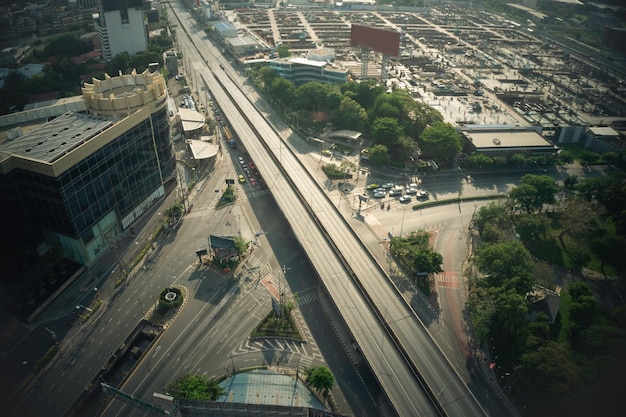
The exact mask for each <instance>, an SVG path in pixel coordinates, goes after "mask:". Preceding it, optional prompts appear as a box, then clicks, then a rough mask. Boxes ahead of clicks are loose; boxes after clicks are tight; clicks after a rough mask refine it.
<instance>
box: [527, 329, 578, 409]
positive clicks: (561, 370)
mask: <svg viewBox="0 0 626 417" xmlns="http://www.w3.org/2000/svg"><path fill="white" fill-rule="evenodd" d="M521 365H522V368H523V375H524V378H525V379H527V380H528V382H529V383H531V384H532V385H533V386H534V387H535V391H536V392H542V391H543V393H542V396H545V395H546V394H549V395H555V396H559V397H560V396H564V397H566V398H567V399H569V400H571V399H572V398H573V397H574V395H575V393H576V392H577V391H578V390H579V389H580V388H581V383H582V381H581V377H580V374H579V370H578V368H577V366H576V365H575V363H574V362H573V361H572V359H571V358H570V355H569V353H568V352H567V350H566V349H565V348H564V347H563V346H562V345H560V344H559V343H556V342H553V341H550V342H548V343H547V344H546V345H545V346H540V347H538V348H537V349H534V350H528V351H527V352H526V353H525V354H523V355H522V358H521Z"/></svg>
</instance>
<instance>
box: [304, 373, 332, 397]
mask: <svg viewBox="0 0 626 417" xmlns="http://www.w3.org/2000/svg"><path fill="white" fill-rule="evenodd" d="M305 375H306V379H307V382H308V383H309V384H311V386H312V387H313V388H314V389H315V390H316V391H317V392H318V393H322V394H323V395H324V397H326V396H327V395H328V393H329V392H330V390H331V389H332V388H333V386H335V376H334V375H333V374H332V372H330V369H328V368H327V367H325V366H314V367H312V368H309V369H307V370H306V371H305Z"/></svg>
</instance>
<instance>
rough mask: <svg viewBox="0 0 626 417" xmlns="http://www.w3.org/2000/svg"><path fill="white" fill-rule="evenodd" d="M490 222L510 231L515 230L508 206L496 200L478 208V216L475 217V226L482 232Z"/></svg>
mask: <svg viewBox="0 0 626 417" xmlns="http://www.w3.org/2000/svg"><path fill="white" fill-rule="evenodd" d="M488 224H489V225H493V226H495V227H497V228H499V229H503V230H505V231H506V232H508V233H512V232H513V224H512V223H511V220H510V219H509V216H508V214H507V212H506V208H505V207H504V206H503V205H501V204H498V203H496V202H492V203H489V205H487V206H483V207H481V208H480V209H478V212H477V213H476V217H475V218H474V226H475V227H476V229H478V230H479V231H480V232H481V234H482V231H483V230H484V228H485V226H486V225H488Z"/></svg>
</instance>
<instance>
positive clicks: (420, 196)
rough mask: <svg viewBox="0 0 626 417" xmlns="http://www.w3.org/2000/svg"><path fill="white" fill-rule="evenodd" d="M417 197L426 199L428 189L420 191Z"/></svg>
mask: <svg viewBox="0 0 626 417" xmlns="http://www.w3.org/2000/svg"><path fill="white" fill-rule="evenodd" d="M415 197H416V198H420V199H423V200H425V199H427V198H428V191H418V192H417V195H416V196H415Z"/></svg>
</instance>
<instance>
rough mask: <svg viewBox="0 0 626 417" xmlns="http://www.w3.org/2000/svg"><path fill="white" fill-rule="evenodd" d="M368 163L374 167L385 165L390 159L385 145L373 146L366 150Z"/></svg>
mask: <svg viewBox="0 0 626 417" xmlns="http://www.w3.org/2000/svg"><path fill="white" fill-rule="evenodd" d="M368 157H369V160H370V163H371V164H372V165H373V166H375V167H380V166H383V165H387V164H388V163H389V161H390V160H391V158H390V157H389V152H388V151H387V147H386V146H385V145H374V146H372V147H371V148H369V150H368Z"/></svg>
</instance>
